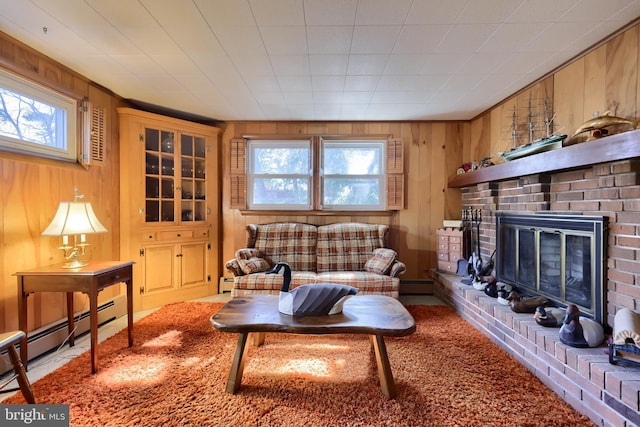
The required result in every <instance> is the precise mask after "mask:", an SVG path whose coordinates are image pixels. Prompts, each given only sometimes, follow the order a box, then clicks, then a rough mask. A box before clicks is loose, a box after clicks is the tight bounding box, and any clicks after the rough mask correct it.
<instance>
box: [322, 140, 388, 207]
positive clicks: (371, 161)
mask: <svg viewBox="0 0 640 427" xmlns="http://www.w3.org/2000/svg"><path fill="white" fill-rule="evenodd" d="M320 158H321V162H322V166H321V169H320V171H321V179H322V208H323V209H340V210H352V209H357V210H384V209H385V207H386V203H385V202H386V199H385V197H384V194H385V184H386V182H385V175H384V170H385V169H384V161H385V141H368V140H355V141H349V140H345V141H339V140H332V141H327V140H323V141H322V152H321V157H320Z"/></svg>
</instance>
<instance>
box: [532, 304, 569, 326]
mask: <svg viewBox="0 0 640 427" xmlns="http://www.w3.org/2000/svg"><path fill="white" fill-rule="evenodd" d="M533 318H534V319H535V321H536V323H537V324H538V325H540V326H545V327H547V328H555V327H556V326H560V325H561V324H562V320H563V318H564V310H561V309H559V308H547V309H545V308H544V307H542V306H538V307H536V312H535V313H534V314H533Z"/></svg>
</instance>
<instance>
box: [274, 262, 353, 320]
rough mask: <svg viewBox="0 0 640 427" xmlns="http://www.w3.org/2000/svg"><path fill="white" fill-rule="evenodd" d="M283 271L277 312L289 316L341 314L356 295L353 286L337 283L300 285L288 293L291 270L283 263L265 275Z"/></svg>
mask: <svg viewBox="0 0 640 427" xmlns="http://www.w3.org/2000/svg"><path fill="white" fill-rule="evenodd" d="M280 271H283V276H284V277H283V281H282V287H281V288H280V297H279V300H278V311H279V312H280V313H282V314H288V315H290V316H325V315H329V314H338V313H342V307H343V305H344V303H345V301H346V300H347V299H349V298H351V297H352V296H354V295H355V294H357V293H358V289H357V288H354V287H353V286H347V285H340V284H337V283H313V284H308V285H301V286H298V287H297V288H295V289H292V290H291V291H289V286H290V284H291V268H290V267H289V264H287V263H285V262H279V263H277V264H276V265H275V266H274V267H273V268H272V269H271V270H269V271H266V272H265V273H266V274H276V273H277V274H279V273H280Z"/></svg>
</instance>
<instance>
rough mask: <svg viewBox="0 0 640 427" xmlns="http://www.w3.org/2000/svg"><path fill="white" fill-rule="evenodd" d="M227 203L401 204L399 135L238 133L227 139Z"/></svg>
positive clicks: (347, 207) (370, 207) (265, 206)
mask: <svg viewBox="0 0 640 427" xmlns="http://www.w3.org/2000/svg"><path fill="white" fill-rule="evenodd" d="M229 152H230V190H231V192H230V207H231V208H235V209H250V210H301V211H313V210H317V211H334V212H338V211H369V212H371V211H385V210H399V209H402V208H403V204H404V198H403V194H404V175H403V167H402V163H403V155H402V153H403V144H402V140H401V139H388V140H386V139H381V138H379V139H373V138H371V139H366V138H343V137H333V136H332V137H319V136H314V137H309V138H308V139H300V138H296V137H292V138H291V139H287V138H281V139H275V138H273V139H268V138H264V139H263V138H258V137H251V138H246V139H245V138H237V139H232V140H231V144H230V150H229Z"/></svg>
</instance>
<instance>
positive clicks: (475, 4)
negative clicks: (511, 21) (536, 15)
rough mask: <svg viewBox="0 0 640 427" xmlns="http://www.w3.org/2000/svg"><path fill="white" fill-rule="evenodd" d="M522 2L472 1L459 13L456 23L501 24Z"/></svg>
mask: <svg viewBox="0 0 640 427" xmlns="http://www.w3.org/2000/svg"><path fill="white" fill-rule="evenodd" d="M534 1H535V0H534ZM522 2H523V0H517V1H516V0H472V1H469V2H468V3H467V6H466V7H465V8H464V9H463V10H462V12H461V13H460V16H459V18H458V22H460V23H470V22H473V23H497V22H503V21H504V20H506V19H507V18H508V17H509V16H510V15H511V14H512V13H513V11H514V10H516V9H517V8H518V6H520V3H522Z"/></svg>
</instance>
